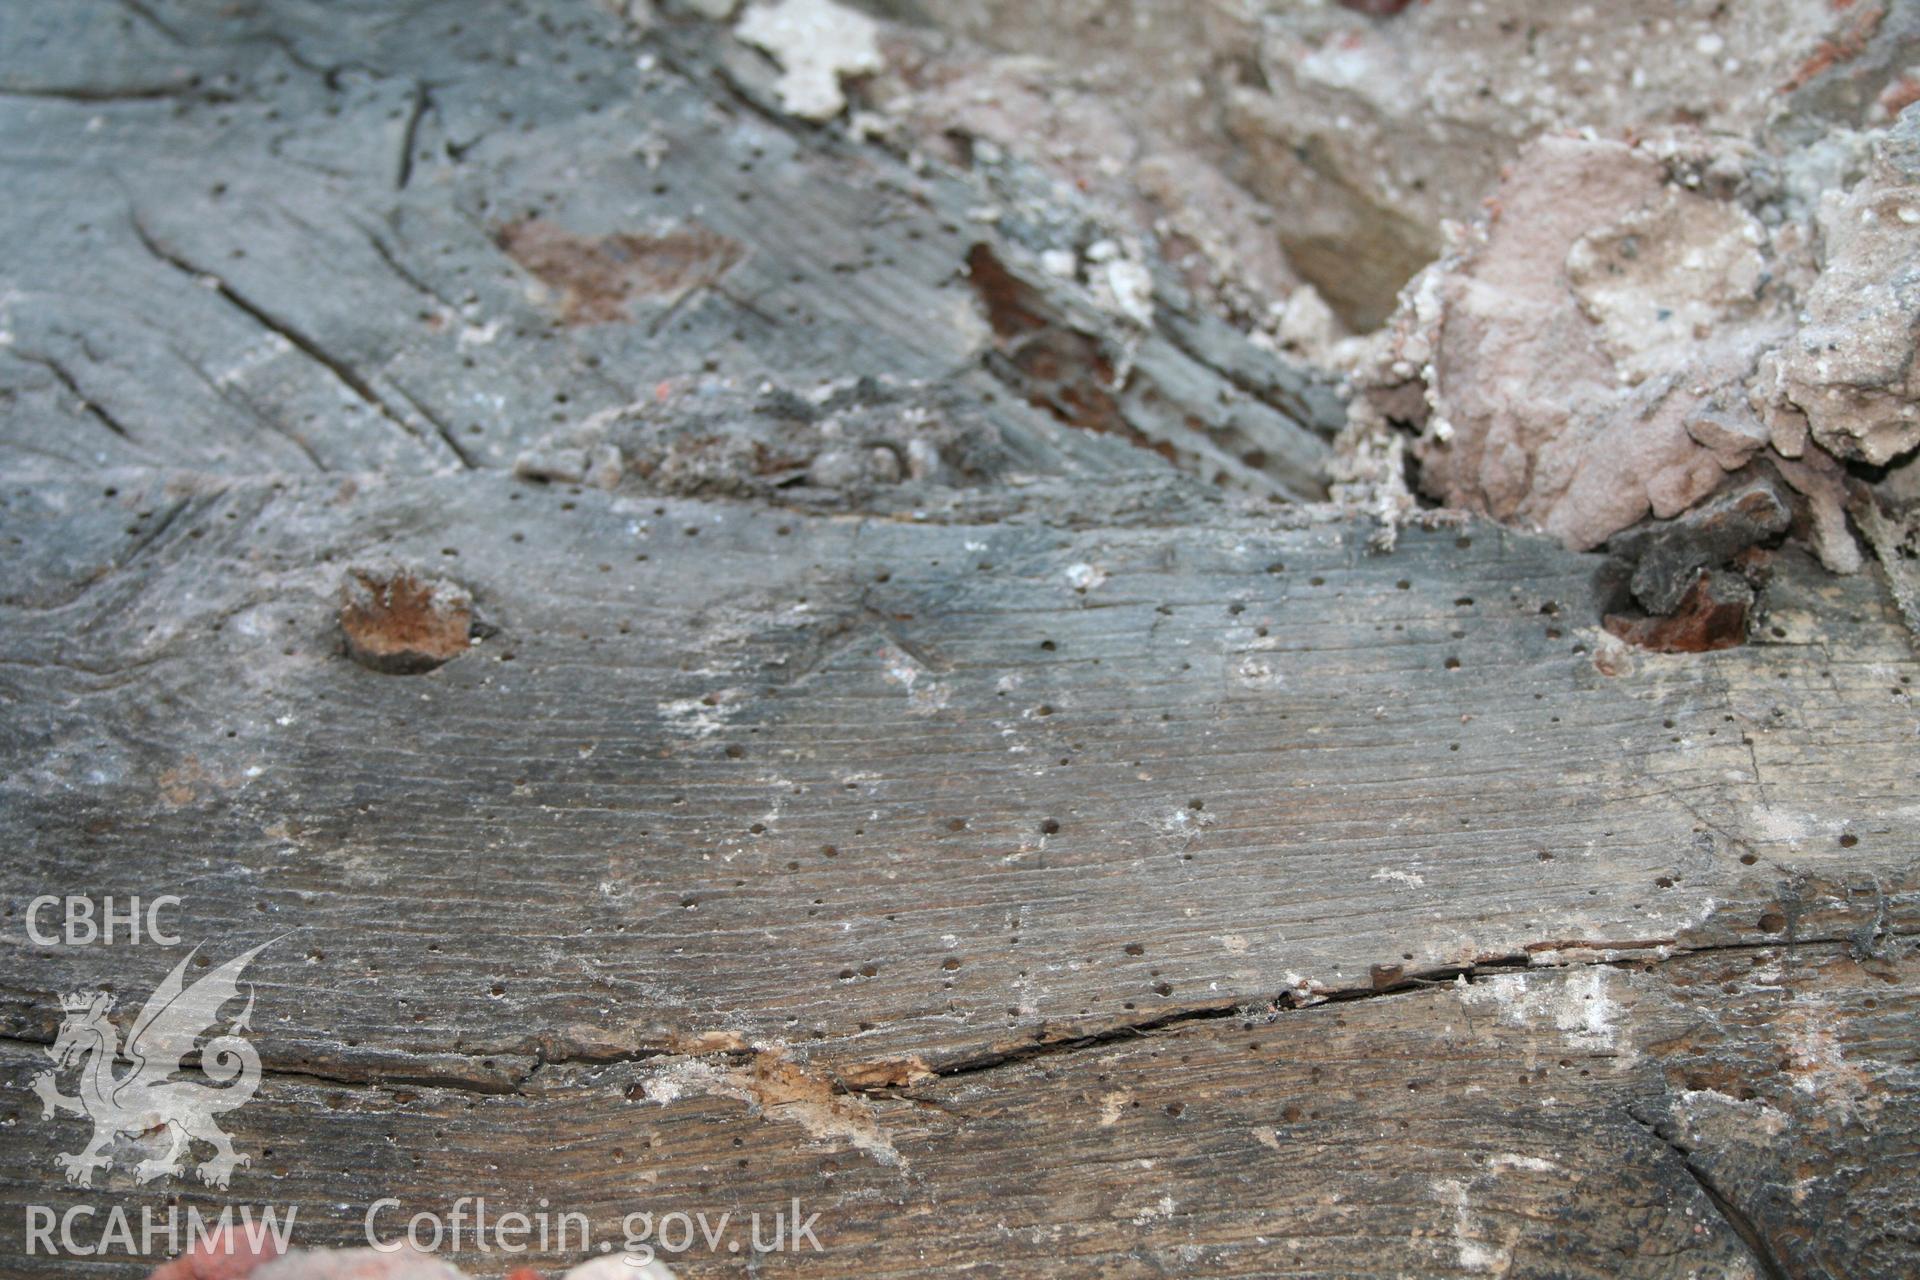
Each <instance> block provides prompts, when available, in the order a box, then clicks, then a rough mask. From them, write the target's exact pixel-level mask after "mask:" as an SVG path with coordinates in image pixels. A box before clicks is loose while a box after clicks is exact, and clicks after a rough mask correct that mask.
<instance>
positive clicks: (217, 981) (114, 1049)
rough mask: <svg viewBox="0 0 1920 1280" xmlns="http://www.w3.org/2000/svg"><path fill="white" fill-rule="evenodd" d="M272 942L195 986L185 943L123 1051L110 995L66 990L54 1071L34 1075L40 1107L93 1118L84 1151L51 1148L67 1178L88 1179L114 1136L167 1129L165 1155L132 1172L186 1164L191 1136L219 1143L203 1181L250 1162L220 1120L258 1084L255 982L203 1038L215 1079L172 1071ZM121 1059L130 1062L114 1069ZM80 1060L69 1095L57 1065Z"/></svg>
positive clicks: (203, 1055) (213, 1182) (52, 1053)
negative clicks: (249, 1037) (234, 1013)
mask: <svg viewBox="0 0 1920 1280" xmlns="http://www.w3.org/2000/svg"><path fill="white" fill-rule="evenodd" d="M270 945H271V943H268V942H263V943H261V944H260V945H259V946H257V947H255V948H254V949H253V950H251V951H248V952H245V953H243V954H241V955H238V956H235V957H234V958H233V959H231V960H229V961H227V962H226V963H225V964H223V965H221V966H220V967H219V968H218V969H215V970H214V971H213V972H212V973H209V974H208V975H206V976H205V977H204V978H201V979H200V980H199V981H197V982H195V983H194V984H193V985H192V986H190V987H189V986H187V985H186V984H185V981H184V975H185V973H186V969H187V965H188V964H189V963H190V962H191V961H192V960H193V957H194V955H196V954H197V953H198V952H199V950H200V949H199V948H198V947H195V948H194V949H193V951H191V952H188V953H187V955H186V957H185V958H183V959H182V960H181V961H180V963H179V964H177V965H175V966H174V967H173V972H172V973H170V974H168V975H167V977H166V980H165V981H164V982H162V983H161V984H160V985H159V986H158V987H157V988H155V989H154V992H153V994H152V995H151V996H149V997H148V998H147V1003H146V1005H145V1007H143V1008H142V1009H141V1010H140V1016H139V1017H138V1018H136V1019H134V1023H133V1030H132V1032H131V1033H130V1034H129V1035H128V1036H127V1045H126V1048H125V1050H124V1051H123V1050H122V1049H121V1048H120V1038H119V1033H118V1032H117V1031H116V1030H115V1029H114V1026H113V1024H112V1023H110V1022H108V1021H107V1010H108V1009H110V1008H111V1007H112V1005H113V999H112V997H111V996H109V995H107V994H106V993H105V992H103V991H81V992H76V993H74V994H73V995H70V996H63V997H61V1000H60V1007H61V1009H62V1010H63V1011H64V1012H65V1014H66V1018H65V1020H64V1021H63V1022H62V1023H61V1024H60V1034H59V1035H58V1036H57V1037H55V1039H54V1042H53V1045H52V1046H51V1047H50V1048H49V1049H48V1050H47V1055H48V1056H49V1057H51V1058H52V1059H53V1061H54V1070H52V1071H42V1072H41V1073H40V1074H39V1075H37V1076H35V1077H34V1079H33V1091H34V1092H35V1093H36V1094H38V1095H39V1096H40V1103H41V1106H42V1108H43V1110H42V1112H41V1114H42V1116H52V1115H55V1114H57V1113H59V1112H66V1113H67V1114H69V1115H76V1116H85V1117H86V1118H87V1119H89V1120H92V1121H93V1140H92V1141H90V1142H89V1143H87V1145H86V1147H85V1148H84V1149H83V1150H81V1151H79V1152H77V1153H76V1154H73V1155H66V1154H61V1155H57V1156H55V1157H54V1159H55V1160H56V1162H57V1163H58V1164H59V1165H60V1167H61V1168H63V1169H65V1170H66V1172H67V1181H68V1182H71V1183H74V1184H76V1185H78V1186H82V1187H90V1186H92V1185H93V1171H94V1170H95V1169H102V1168H105V1167H106V1166H107V1165H109V1164H111V1163H112V1158H111V1157H110V1156H107V1155H106V1154H104V1152H105V1150H106V1148H107V1147H108V1145H109V1144H111V1143H112V1142H113V1140H114V1138H115V1136H117V1135H119V1134H123V1133H128V1134H135V1135H140V1134H147V1133H153V1132H156V1131H158V1130H161V1129H164V1130H165V1131H166V1137H167V1139H168V1141H169V1143H170V1144H171V1145H170V1146H169V1147H168V1148H167V1151H166V1153H165V1154H164V1155H162V1156H160V1157H158V1158H155V1159H150V1160H142V1161H141V1162H140V1163H139V1164H138V1165H136V1166H135V1168H134V1177H135V1178H136V1179H137V1180H138V1181H140V1182H152V1181H153V1180H154V1179H155V1178H161V1177H166V1176H168V1175H172V1174H177V1173H179V1172H181V1169H182V1167H183V1164H184V1162H185V1161H186V1159H187V1158H188V1157H189V1156H190V1154H191V1150H192V1144H193V1143H194V1142H203V1143H206V1144H208V1145H210V1146H211V1147H213V1149H214V1156H213V1158H212V1159H211V1160H206V1161H203V1162H201V1165H200V1180H201V1181H202V1182H204V1183H206V1184H207V1185H208V1186H210V1187H222V1188H224V1187H225V1186H226V1185H227V1180H228V1179H229V1178H231V1177H232V1176H233V1171H234V1169H235V1168H236V1167H237V1166H239V1165H244V1164H249V1163H251V1161H250V1159H249V1158H248V1157H247V1156H244V1155H241V1154H240V1153H238V1152H236V1151H235V1150H234V1149H233V1140H232V1139H230V1138H229V1137H227V1135H226V1133H225V1132H223V1131H222V1130H221V1128H220V1126H219V1125H217V1124H215V1123H214V1117H215V1116H218V1115H221V1114H223V1113H225V1112H228V1111H232V1110H234V1109H235V1108H236V1107H240V1106H242V1105H244V1104H245V1103H246V1101H247V1100H248V1099H249V1098H251V1097H253V1094H254V1091H255V1090H256V1089H258V1088H259V1087H260V1056H259V1054H257V1053H255V1052H254V1048H253V1046H252V1045H251V1044H249V1043H247V1041H246V1040H245V1039H243V1038H242V1037H241V1035H240V1033H241V1032H242V1031H246V1030H249V1029H250V1028H249V1027H248V1022H247V1020H248V1018H249V1017H251V1016H252V1014H253V985H252V984H251V983H249V984H247V1004H246V1008H244V1009H243V1010H241V1012H240V1016H239V1017H238V1018H235V1019H234V1020H233V1022H232V1024H231V1025H230V1026H229V1027H228V1028H227V1031H226V1033H225V1034H224V1035H216V1036H213V1037H212V1038H211V1039H209V1040H207V1041H206V1042H205V1043H204V1044H201V1045H199V1046H198V1047H199V1050H200V1070H201V1071H202V1072H203V1073H204V1074H205V1075H206V1077H207V1078H208V1079H209V1080H211V1081H213V1082H214V1083H213V1084H202V1083H200V1082H198V1081H195V1080H180V1079H174V1078H173V1077H174V1075H175V1073H177V1072H183V1071H185V1070H186V1069H187V1068H186V1064H185V1063H184V1062H183V1061H182V1059H184V1058H185V1057H187V1055H189V1054H191V1053H192V1052H193V1051H194V1049H195V1047H196V1042H197V1041H199V1039H200V1036H201V1033H202V1032H205V1031H208V1030H212V1029H213V1028H214V1026H215V1024H216V1023H217V1021H218V1017H219V1013H220V1008H221V1006H222V1005H224V1004H226V1003H227V1001H229V1000H231V999H234V998H235V997H237V996H238V995H239V994H240V974H241V973H242V971H244V970H245V969H246V967H247V964H248V963H249V962H250V961H251V960H252V959H253V958H254V957H255V956H256V955H259V954H260V952H261V951H263V950H265V949H266V948H267V947H268V946H270ZM122 1059H124V1060H125V1062H126V1063H127V1064H128V1068H127V1070H125V1071H124V1072H118V1071H116V1068H117V1067H118V1066H119V1064H120V1062H121V1060H122ZM75 1066H78V1067H79V1068H80V1096H79V1097H77V1098H70V1097H67V1096H66V1095H65V1094H63V1093H61V1092H60V1090H59V1085H58V1084H57V1082H56V1074H57V1073H59V1072H64V1071H67V1070H68V1069H70V1068H72V1067H75ZM229 1082H231V1083H229ZM216 1086H220V1087H216Z"/></svg>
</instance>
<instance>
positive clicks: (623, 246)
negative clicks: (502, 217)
mask: <svg viewBox="0 0 1920 1280" xmlns="http://www.w3.org/2000/svg"><path fill="white" fill-rule="evenodd" d="M494 242H495V243H496V244H498V245H499V246H500V248H501V250H502V251H503V252H505V253H506V255H507V256H508V257H510V258H512V259H513V260H514V261H515V262H517V263H519V264H520V265H521V266H522V267H525V268H526V269H527V270H528V271H531V272H532V273H533V274H534V275H535V276H536V277H537V278H538V279H539V280H540V282H541V283H542V284H544V285H546V286H547V287H548V288H549V289H551V290H553V291H554V292H555V293H557V294H558V295H559V298H560V318H561V320H562V321H563V322H565V323H566V324H570V325H584V324H609V323H614V322H617V321H621V320H626V319H629V318H630V317H629V315H628V313H627V303H628V302H629V301H631V300H632V299H635V298H648V297H653V298H667V299H670V300H677V299H678V298H680V297H682V296H684V295H685V294H687V293H689V292H691V291H693V290H695V289H699V288H705V287H709V286H712V285H714V284H717V283H719V281H720V278H721V277H722V276H724V275H726V273H727V272H728V271H730V270H732V269H733V267H734V266H735V265H736V264H737V263H739V262H740V260H741V259H743V258H744V257H746V249H745V247H744V246H742V245H741V244H740V242H739V241H737V240H732V239H729V238H728V237H726V236H723V235H721V234H720V233H719V232H717V231H710V230H708V229H707V228H705V227H702V226H700V225H698V224H693V225H690V226H688V227H686V228H685V229H683V230H679V231H670V232H667V233H665V234H663V235H652V236H643V235H632V234H628V233H625V232H614V233H611V234H609V235H604V236H579V235H575V234H574V233H572V232H571V231H568V230H566V229H565V228H562V227H559V226H556V225H555V224H553V223H551V222H548V221H546V220H545V219H542V218H527V219H523V220H522V221H520V222H511V223H508V224H507V225H505V226H503V227H500V228H499V229H497V230H496V231H495V232H494Z"/></svg>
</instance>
